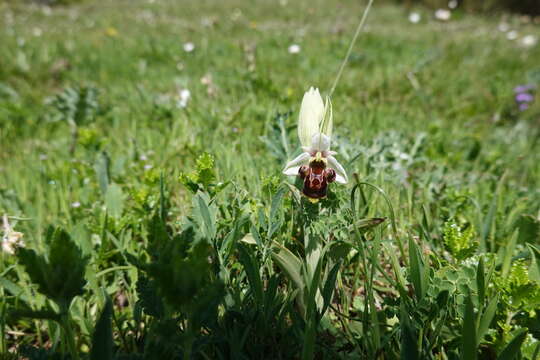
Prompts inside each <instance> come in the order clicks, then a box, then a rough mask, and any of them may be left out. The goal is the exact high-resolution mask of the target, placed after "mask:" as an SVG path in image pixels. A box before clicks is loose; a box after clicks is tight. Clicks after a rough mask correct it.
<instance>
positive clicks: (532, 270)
mask: <svg viewBox="0 0 540 360" xmlns="http://www.w3.org/2000/svg"><path fill="white" fill-rule="evenodd" d="M527 246H528V248H529V251H530V252H531V266H530V267H529V279H530V280H531V281H535V282H536V283H538V284H539V285H540V250H539V249H538V248H537V247H536V246H533V245H532V244H527Z"/></svg>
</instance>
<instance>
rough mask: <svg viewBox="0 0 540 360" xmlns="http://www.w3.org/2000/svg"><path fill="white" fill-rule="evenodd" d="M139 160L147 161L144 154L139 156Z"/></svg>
mask: <svg viewBox="0 0 540 360" xmlns="http://www.w3.org/2000/svg"><path fill="white" fill-rule="evenodd" d="M139 160H141V161H146V160H148V156H146V155H145V154H142V155H141V156H139Z"/></svg>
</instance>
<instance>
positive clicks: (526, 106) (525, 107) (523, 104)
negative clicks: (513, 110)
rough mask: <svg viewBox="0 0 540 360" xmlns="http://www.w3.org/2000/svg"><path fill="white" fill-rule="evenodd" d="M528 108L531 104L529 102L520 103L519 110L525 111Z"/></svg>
mask: <svg viewBox="0 0 540 360" xmlns="http://www.w3.org/2000/svg"><path fill="white" fill-rule="evenodd" d="M528 108H529V104H527V103H522V104H519V111H525V110H527V109H528Z"/></svg>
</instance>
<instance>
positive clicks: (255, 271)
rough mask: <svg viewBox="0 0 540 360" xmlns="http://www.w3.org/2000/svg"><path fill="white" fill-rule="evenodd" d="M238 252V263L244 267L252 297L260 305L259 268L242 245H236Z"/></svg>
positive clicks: (261, 296) (260, 285)
mask: <svg viewBox="0 0 540 360" xmlns="http://www.w3.org/2000/svg"><path fill="white" fill-rule="evenodd" d="M238 252H239V253H240V258H239V260H240V263H241V264H242V265H243V266H244V270H245V272H246V276H247V278H248V281H249V285H250V287H251V291H252V293H253V297H254V298H255V300H256V301H257V303H258V304H262V300H263V289H262V283H261V277H260V275H259V266H258V264H257V261H256V259H255V258H254V256H252V255H251V254H250V253H249V252H248V250H247V249H246V247H245V246H244V245H242V244H238Z"/></svg>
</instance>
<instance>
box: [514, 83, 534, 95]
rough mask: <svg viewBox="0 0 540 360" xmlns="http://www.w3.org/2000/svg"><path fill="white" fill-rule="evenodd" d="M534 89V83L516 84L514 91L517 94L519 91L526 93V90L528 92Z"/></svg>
mask: <svg viewBox="0 0 540 360" xmlns="http://www.w3.org/2000/svg"><path fill="white" fill-rule="evenodd" d="M533 89H534V85H531V84H529V85H518V86H516V87H515V88H514V92H515V93H516V94H518V93H524V92H527V91H529V90H533Z"/></svg>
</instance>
